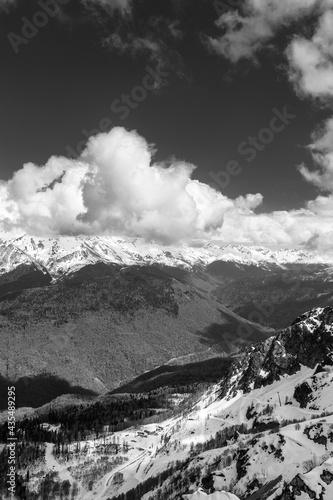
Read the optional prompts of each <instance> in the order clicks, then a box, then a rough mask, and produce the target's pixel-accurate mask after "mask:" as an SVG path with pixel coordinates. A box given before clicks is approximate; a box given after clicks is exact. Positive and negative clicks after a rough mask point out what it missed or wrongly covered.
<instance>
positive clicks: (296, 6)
mask: <svg viewBox="0 0 333 500" xmlns="http://www.w3.org/2000/svg"><path fill="white" fill-rule="evenodd" d="M322 1H323V3H324V2H325V0H322ZM317 7H318V0H292V1H290V0H244V2H239V9H231V10H229V11H228V12H226V13H223V14H222V15H221V16H220V17H219V19H218V20H217V22H216V25H217V26H218V28H220V30H221V35H220V36H218V37H215V38H214V37H208V38H207V40H208V44H209V46H210V47H211V49H212V50H214V51H216V52H217V53H218V54H221V55H223V56H224V57H226V58H228V59H230V60H231V61H233V62H237V61H239V60H240V59H252V60H254V59H255V58H256V55H257V53H258V51H260V50H261V49H262V48H263V47H264V46H265V44H266V43H267V42H268V41H269V40H271V39H272V38H273V37H274V36H275V34H276V33H277V31H278V30H279V29H281V27H283V26H288V25H290V24H291V23H292V22H294V21H296V20H299V19H302V18H303V17H304V16H306V15H308V14H310V13H311V12H313V11H314V9H316V8H317Z"/></svg>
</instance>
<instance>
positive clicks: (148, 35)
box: [0, 0, 333, 251]
mask: <svg viewBox="0 0 333 500" xmlns="http://www.w3.org/2000/svg"><path fill="white" fill-rule="evenodd" d="M0 27H1V29H0V37H1V39H0V65H1V68H2V78H1V80H0V112H1V113H0V166H1V172H0V179H1V180H0V230H1V233H4V234H22V233H27V234H31V235H43V236H46V235H50V236H56V235H60V234H70V235H71V234H83V235H96V234H124V235H129V236H140V237H143V238H145V239H147V240H157V241H160V242H162V243H165V244H170V243H175V242H179V241H187V242H191V241H193V240H198V239H200V240H203V241H206V240H208V241H210V240H214V241H222V242H224V243H237V244H238V243H242V244H249V245H252V244H255V245H262V246H267V247H269V248H280V247H293V248H294V247H304V248H311V249H318V250H325V251H326V250H329V249H330V248H331V246H332V243H333V227H332V215H333V195H332V191H333V113H332V97H333V57H332V56H333V0H293V1H292V2H291V1H290V0H215V1H214V0H196V1H195V2H191V1H190V0H163V1H162V0H38V1H35V0H0Z"/></svg>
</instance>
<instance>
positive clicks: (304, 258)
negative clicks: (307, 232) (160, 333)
mask: <svg viewBox="0 0 333 500" xmlns="http://www.w3.org/2000/svg"><path fill="white" fill-rule="evenodd" d="M215 261H224V262H232V263H234V264H235V265H236V266H248V265H252V266H257V267H267V266H269V265H276V266H279V267H281V268H283V267H284V266H285V265H288V264H305V265H307V264H327V265H331V264H333V259H331V258H330V257H328V256H321V255H318V254H314V253H312V252H305V251H304V250H290V249H286V250H278V251H272V250H269V249H267V248H263V247H245V246H243V245H240V246H235V245H226V246H223V245H219V244H214V243H200V244H198V243H197V244H193V245H190V244H185V243H181V244H179V245H170V246H164V245H162V244H160V243H156V242H150V243H148V242H146V241H144V240H143V239H142V238H126V237H117V236H92V237H82V236H59V237H56V238H46V237H31V236H27V235H24V236H21V237H19V238H2V239H0V262H1V264H0V274H2V273H4V272H8V271H10V270H12V269H14V268H15V267H17V266H19V265H20V264H26V263H32V262H33V263H35V265H38V266H42V267H43V268H45V269H46V270H47V271H48V272H49V273H50V274H51V276H52V277H53V278H58V277H59V276H62V275H64V274H67V273H69V272H73V271H77V270H78V269H80V268H82V267H84V266H86V265H89V264H95V263H97V262H104V263H114V264H119V265H144V264H146V265H148V264H161V265H167V266H174V267H182V268H184V269H191V268H192V267H193V266H207V265H209V264H211V263H213V262H215Z"/></svg>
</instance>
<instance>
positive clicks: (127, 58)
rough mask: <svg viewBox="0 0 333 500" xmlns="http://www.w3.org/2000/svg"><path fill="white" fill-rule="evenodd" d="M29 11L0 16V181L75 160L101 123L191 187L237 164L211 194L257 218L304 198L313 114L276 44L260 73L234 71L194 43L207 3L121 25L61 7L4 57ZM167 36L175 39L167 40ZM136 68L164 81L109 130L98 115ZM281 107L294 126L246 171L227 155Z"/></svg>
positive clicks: (137, 77) (91, 11)
mask: <svg viewBox="0 0 333 500" xmlns="http://www.w3.org/2000/svg"><path fill="white" fill-rule="evenodd" d="M193 3H195V6H193ZM38 10H40V7H38V4H37V2H35V1H33V0H24V1H18V2H17V3H16V6H13V5H12V6H11V7H10V8H9V9H8V13H7V12H5V11H3V12H2V13H1V16H0V24H1V40H0V44H1V48H0V67H1V70H2V77H1V79H0V112H1V120H0V164H1V178H2V179H4V180H6V179H9V178H10V177H11V175H12V173H13V172H14V171H16V170H18V169H20V168H21V167H22V165H23V164H24V163H26V162H34V163H36V164H44V163H45V162H46V161H47V159H48V158H49V157H50V156H51V155H54V154H56V155H66V154H68V152H67V150H66V147H67V146H70V147H71V148H73V149H74V150H75V149H76V147H77V144H78V143H79V142H80V141H82V140H84V139H85V136H84V134H83V133H82V130H84V129H86V130H88V131H93V129H96V128H97V127H98V124H99V122H100V120H101V119H102V118H106V117H107V118H109V119H111V120H112V124H113V125H114V126H116V125H121V126H124V127H125V128H127V129H128V130H132V129H135V130H137V131H138V133H139V134H140V135H142V136H143V137H145V139H146V140H147V141H148V142H150V143H153V144H155V145H156V148H157V149H158V153H157V156H156V158H157V160H162V159H164V160H165V159H168V158H170V157H176V158H178V159H183V160H186V161H188V162H192V163H194V164H195V165H197V170H196V171H195V173H194V178H196V179H199V180H201V181H204V182H206V183H209V182H211V181H212V179H211V176H210V172H211V171H213V172H215V173H218V172H219V171H221V170H224V169H225V168H226V164H227V162H228V161H229V160H237V161H239V162H240V164H241V166H242V168H243V171H242V174H241V175H238V176H237V177H235V178H233V179H232V182H230V184H229V185H228V186H227V187H226V188H225V189H222V192H223V194H225V195H227V196H229V197H231V198H235V197H237V196H239V195H244V194H246V193H257V192H260V193H262V194H263V196H264V203H263V205H262V206H261V207H260V210H261V211H270V210H277V209H278V210H280V209H281V210H289V209H292V208H299V207H301V206H303V205H304V201H305V200H308V199H311V198H313V197H314V196H315V195H316V191H315V188H314V187H313V186H311V185H310V184H307V183H306V182H305V181H304V180H303V179H302V177H301V175H300V174H299V172H298V171H297V169H296V165H298V164H300V163H302V162H304V161H306V162H307V164H310V165H311V158H310V155H309V153H308V152H307V150H306V149H305V145H306V144H308V143H309V142H310V134H311V132H312V131H313V128H314V124H315V123H317V122H318V121H320V119H322V118H323V117H325V114H324V112H321V111H320V110H319V111H318V110H317V111H315V110H314V109H313V107H312V105H311V102H308V101H302V100H301V99H299V98H298V97H297V96H296V94H295V92H294V91H293V89H292V87H291V85H290V83H289V82H288V78H287V76H286V73H285V72H284V71H283V64H284V57H283V54H282V52H283V49H284V43H285V42H284V41H283V40H285V36H283V37H281V43H280V44H278V46H277V49H276V50H275V51H273V52H272V51H270V52H269V54H268V53H267V54H265V52H264V53H263V54H262V57H261V58H260V65H255V64H249V63H246V64H239V65H237V67H235V66H233V65H232V64H231V63H230V62H229V61H227V60H225V59H223V58H221V57H218V56H216V55H215V54H212V53H210V52H209V50H207V47H205V45H204V42H203V37H204V34H211V35H213V34H214V33H215V31H216V28H215V27H214V21H215V20H216V19H217V17H218V16H217V13H216V12H215V10H214V8H213V5H212V2H210V1H208V0H207V1H206V0H196V1H195V2H190V1H184V0H183V1H181V2H176V1H172V0H151V1H141V2H140V0H138V1H137V2H136V3H135V8H134V11H133V12H132V15H131V16H130V17H129V16H127V17H126V16H122V15H120V13H119V12H117V11H113V12H109V13H108V12H106V11H105V10H103V9H101V10H100V9H98V8H95V7H94V8H92V7H91V8H88V7H87V6H84V5H82V4H81V3H79V2H76V1H74V0H72V1H69V2H68V3H67V5H66V6H64V7H63V8H62V12H61V15H58V16H57V17H56V18H53V19H49V20H48V23H47V25H46V26H45V27H42V28H40V29H39V30H38V33H37V34H36V35H35V36H34V37H32V38H31V40H29V42H28V43H27V44H23V43H22V44H20V45H19V46H18V53H17V54H16V53H15V51H14V49H13V47H12V45H11V43H10V40H9V39H8V34H9V33H10V32H11V33H15V34H18V35H19V34H21V32H22V27H23V24H24V21H23V20H22V18H24V17H25V18H27V19H29V20H31V19H32V18H33V16H34V14H35V13H36V12H37V11H38ZM170 25H173V26H175V27H176V28H177V29H178V30H179V31H180V33H179V36H176V35H175V36H173V37H172V36H170V34H169V32H168V26H170ZM115 33H120V34H125V36H128V37H134V38H135V37H146V36H147V35H149V36H150V37H151V39H152V40H153V39H154V37H155V38H156V39H158V40H159V42H160V44H161V46H162V47H163V51H162V52H161V54H160V56H159V58H156V57H155V58H154V57H152V56H151V55H149V53H147V52H144V51H141V52H140V51H137V52H135V53H132V54H130V53H128V52H127V53H124V52H121V51H120V50H116V48H115V47H114V44H113V43H112V41H110V36H112V34H115ZM284 35H285V34H284ZM287 35H288V34H287ZM147 66H149V67H151V68H153V69H155V68H157V67H158V68H161V69H162V70H163V71H165V72H168V73H169V76H168V77H167V78H166V82H165V84H164V85H161V86H160V87H159V88H158V89H157V90H155V91H150V92H148V95H147V97H146V98H145V100H143V101H142V102H140V103H139V104H138V105H137V107H136V109H132V110H131V111H130V113H129V115H128V117H126V119H121V116H120V114H119V113H114V112H113V111H112V110H111V109H110V106H111V104H112V103H113V102H114V101H115V100H116V99H119V98H121V96H122V94H129V93H130V92H131V90H132V89H133V87H135V86H136V85H140V84H141V83H142V81H143V78H144V77H145V75H146V74H147V71H146V69H145V68H146V67H147ZM285 105H287V106H288V109H289V111H290V112H291V113H293V114H295V115H296V118H295V119H294V120H293V121H292V123H291V124H290V125H289V126H287V127H286V128H285V129H284V130H283V131H282V132H280V133H276V134H275V137H274V139H273V140H272V142H271V143H269V144H267V145H266V146H265V148H264V150H263V151H261V152H258V154H257V155H256V158H255V159H254V160H253V161H251V162H248V161H247V160H246V158H247V157H246V156H245V155H243V156H242V155H240V154H239V153H238V152H237V148H238V146H239V144H240V143H242V142H243V141H246V140H247V138H248V137H249V136H251V135H252V136H255V135H257V134H258V132H259V131H260V130H261V129H262V128H263V127H267V125H268V124H269V122H270V120H271V118H272V117H273V111H272V110H273V109H274V108H277V109H278V110H281V111H282V109H283V107H284V106H285Z"/></svg>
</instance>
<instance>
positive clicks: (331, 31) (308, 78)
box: [287, 10, 333, 98]
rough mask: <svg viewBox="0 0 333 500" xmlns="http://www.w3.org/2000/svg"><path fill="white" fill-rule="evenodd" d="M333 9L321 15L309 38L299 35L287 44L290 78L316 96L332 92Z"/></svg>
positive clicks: (325, 95) (298, 86)
mask: <svg viewBox="0 0 333 500" xmlns="http://www.w3.org/2000/svg"><path fill="white" fill-rule="evenodd" d="M332 51H333V10H327V11H326V12H324V14H323V15H322V16H321V17H320V19H319V23H318V27H317V29H316V31H315V33H314V35H313V37H312V38H311V39H310V40H307V39H305V38H302V37H296V38H295V39H294V40H293V42H292V43H291V44H290V46H289V47H288V51H287V54H288V60H289V64H290V70H291V79H292V81H293V82H294V83H295V86H296V88H297V90H298V91H299V92H300V93H302V94H307V95H311V96H312V97H315V98H325V97H328V96H332V95H333V59H332Z"/></svg>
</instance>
